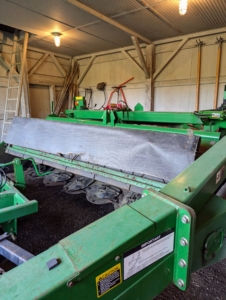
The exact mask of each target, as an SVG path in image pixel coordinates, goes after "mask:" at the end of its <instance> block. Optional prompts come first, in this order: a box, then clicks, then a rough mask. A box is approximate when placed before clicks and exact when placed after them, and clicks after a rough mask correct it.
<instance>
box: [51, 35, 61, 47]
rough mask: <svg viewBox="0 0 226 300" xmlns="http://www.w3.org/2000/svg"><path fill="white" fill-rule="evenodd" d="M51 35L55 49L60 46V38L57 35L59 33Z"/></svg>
mask: <svg viewBox="0 0 226 300" xmlns="http://www.w3.org/2000/svg"><path fill="white" fill-rule="evenodd" d="M52 35H53V36H54V42H55V45H56V47H59V46H60V36H61V33H59V32H53V33H52Z"/></svg>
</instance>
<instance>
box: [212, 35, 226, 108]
mask: <svg viewBox="0 0 226 300" xmlns="http://www.w3.org/2000/svg"><path fill="white" fill-rule="evenodd" d="M223 41H224V40H223V38H222V37H220V38H219V39H218V38H217V43H218V52H217V67H216V79H215V91H214V103H213V108H214V109H216V108H217V99H218V91H219V77H220V67H221V52H222V43H223Z"/></svg>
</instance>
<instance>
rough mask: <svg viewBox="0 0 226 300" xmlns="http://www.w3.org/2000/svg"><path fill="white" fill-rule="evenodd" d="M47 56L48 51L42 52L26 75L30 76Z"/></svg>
mask: <svg viewBox="0 0 226 300" xmlns="http://www.w3.org/2000/svg"><path fill="white" fill-rule="evenodd" d="M48 56H49V54H48V53H45V54H43V56H42V57H41V58H40V59H39V60H38V61H37V62H36V64H35V65H34V66H33V67H32V68H31V69H30V71H29V72H28V76H29V77H30V76H31V75H33V73H34V72H35V71H36V70H37V69H38V68H39V67H40V66H41V64H42V63H43V62H44V61H45V60H46V58H47V57H48Z"/></svg>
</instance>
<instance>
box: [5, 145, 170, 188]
mask: <svg viewBox="0 0 226 300" xmlns="http://www.w3.org/2000/svg"><path fill="white" fill-rule="evenodd" d="M7 151H8V152H9V153H11V154H14V155H19V156H21V155H22V156H23V157H25V158H26V159H27V157H29V158H30V157H32V158H33V159H35V160H38V161H40V160H41V161H42V162H43V163H44V164H45V162H46V163H47V162H48V164H49V165H51V163H54V164H57V167H60V166H62V168H63V169H64V170H68V168H70V169H69V171H70V172H73V170H74V173H76V169H78V170H82V171H86V172H87V173H89V174H92V177H93V176H94V174H98V175H100V176H103V177H106V178H112V179H114V180H116V181H119V182H123V183H126V184H129V185H132V186H136V187H139V188H142V189H145V188H149V187H152V188H156V189H157V190H160V189H161V188H163V187H164V186H165V184H164V183H162V182H157V181H154V180H151V179H148V178H144V177H139V176H135V175H130V174H126V173H123V172H120V171H116V170H111V169H107V168H105V167H100V166H96V165H92V164H90V163H86V162H81V161H76V160H71V159H68V158H64V157H61V156H57V155H54V154H49V153H43V152H41V151H38V150H32V149H28V148H23V147H19V146H11V145H8V147H7Z"/></svg>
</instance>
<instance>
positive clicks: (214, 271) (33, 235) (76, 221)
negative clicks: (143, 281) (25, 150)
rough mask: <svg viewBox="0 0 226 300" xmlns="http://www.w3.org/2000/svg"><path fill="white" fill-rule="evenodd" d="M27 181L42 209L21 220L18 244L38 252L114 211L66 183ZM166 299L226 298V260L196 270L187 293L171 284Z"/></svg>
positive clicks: (163, 295) (29, 195) (163, 297)
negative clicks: (69, 191)
mask: <svg viewBox="0 0 226 300" xmlns="http://www.w3.org/2000/svg"><path fill="white" fill-rule="evenodd" d="M27 183H28V185H27V189H26V190H25V191H24V192H23V193H24V195H25V196H26V197H27V198H28V199H30V200H32V199H36V200H37V201H38V202H39V212H38V213H36V214H32V215H29V216H26V217H24V218H21V219H19V220H18V239H17V241H16V243H17V244H18V245H20V246H21V247H23V248H24V249H26V250H27V251H29V252H31V253H33V254H35V255H37V254H39V253H40V252H43V251H44V250H46V249H48V248H49V247H50V246H52V245H54V244H56V243H57V242H58V241H59V240H60V239H62V238H64V237H66V236H68V235H69V234H71V233H73V232H75V231H77V230H79V229H81V228H83V227H84V226H86V225H88V224H90V223H91V222H93V221H95V220H97V219H99V218H100V217H102V216H104V215H106V214H108V213H110V212H111V211H113V210H114V209H113V206H112V205H111V204H107V205H93V204H91V203H89V202H88V201H87V200H86V199H85V195H84V194H78V195H69V194H66V193H64V192H63V191H62V186H53V187H46V186H45V185H44V184H43V183H42V180H40V179H39V180H28V182H27ZM166 299H167V300H168V299H170V300H174V299H175V300H180V299H181V300H182V299H183V300H193V299H198V300H199V299H200V300H204V299H207V300H212V299H214V300H219V299H222V300H223V299H225V300H226V260H224V261H222V262H220V263H217V264H215V265H213V266H210V267H207V268H205V269H202V270H199V271H198V272H195V273H193V274H192V277H191V284H190V287H189V289H188V290H187V291H186V292H181V291H180V290H178V289H177V288H176V287H175V286H173V285H171V286H169V287H168V288H167V289H166V290H165V291H163V292H162V293H161V295H159V296H158V297H156V298H155V300H166ZM131 300H132V299H131Z"/></svg>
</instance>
